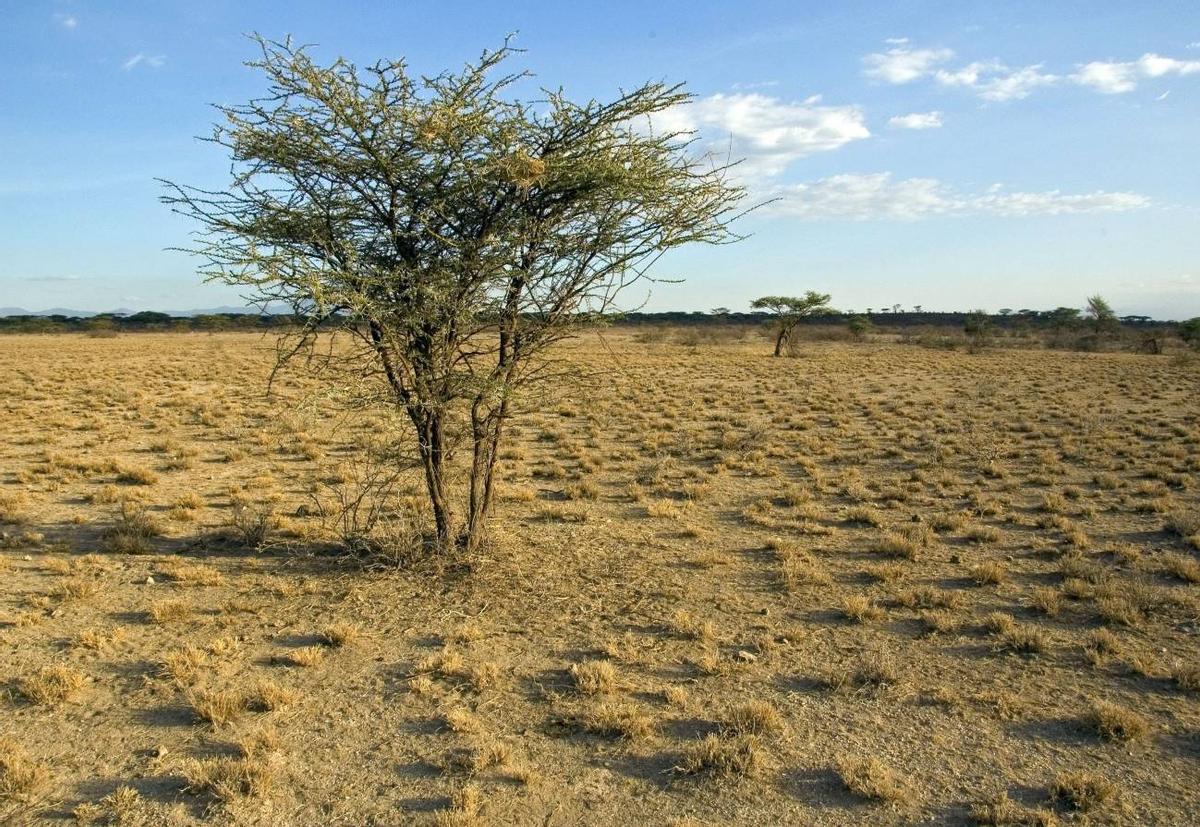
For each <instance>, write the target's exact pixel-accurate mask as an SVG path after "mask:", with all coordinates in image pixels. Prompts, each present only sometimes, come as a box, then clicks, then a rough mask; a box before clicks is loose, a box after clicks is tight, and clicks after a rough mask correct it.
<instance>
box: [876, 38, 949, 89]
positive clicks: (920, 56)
mask: <svg viewBox="0 0 1200 827" xmlns="http://www.w3.org/2000/svg"><path fill="white" fill-rule="evenodd" d="M952 57H954V52H953V51H951V50H950V49H909V48H908V47H907V46H896V47H895V48H893V49H888V50H887V51H886V52H875V53H873V54H869V55H867V56H866V57H864V58H863V63H865V64H866V67H867V68H866V69H864V70H863V71H864V73H865V74H866V75H867V77H872V78H875V79H876V80H882V81H884V82H885V83H897V84H898V83H911V82H912V81H914V80H918V79H920V78H923V77H925V76H926V75H928V74H929V73H930V72H932V71H933V68H934V67H935V66H937V65H938V64H939V63H945V62H946V61H947V60H949V59H950V58H952Z"/></svg>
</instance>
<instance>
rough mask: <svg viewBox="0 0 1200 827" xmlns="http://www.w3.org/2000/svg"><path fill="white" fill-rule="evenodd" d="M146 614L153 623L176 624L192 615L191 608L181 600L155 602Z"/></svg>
mask: <svg viewBox="0 0 1200 827" xmlns="http://www.w3.org/2000/svg"><path fill="white" fill-rule="evenodd" d="M148 614H149V615H150V619H151V620H153V621H154V622H155V623H160V624H161V623H178V622H180V621H182V620H187V619H188V618H189V617H191V615H192V607H191V606H189V605H188V604H187V603H184V602H183V601H181V600H155V601H154V602H153V603H151V604H150V609H149V612H148Z"/></svg>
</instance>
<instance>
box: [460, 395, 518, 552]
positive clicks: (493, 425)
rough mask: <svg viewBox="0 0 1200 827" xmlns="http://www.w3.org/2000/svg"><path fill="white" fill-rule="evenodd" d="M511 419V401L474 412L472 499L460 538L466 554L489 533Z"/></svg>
mask: <svg viewBox="0 0 1200 827" xmlns="http://www.w3.org/2000/svg"><path fill="white" fill-rule="evenodd" d="M507 417H508V399H507V397H505V398H504V399H503V400H501V402H500V406H499V407H498V408H495V409H492V410H489V411H488V412H487V413H486V414H484V413H481V412H480V410H479V409H478V408H477V409H473V410H472V411H471V436H472V440H473V443H474V445H473V451H472V457H471V497H470V505H469V511H468V514H467V524H466V526H465V528H464V529H463V533H462V535H461V537H460V538H459V542H460V544H461V545H462V546H463V547H464V548H465V549H466V550H467V551H474V550H475V549H476V548H478V547H479V544H480V542H482V541H483V538H484V537H485V536H486V533H487V522H488V517H489V515H490V514H491V510H492V502H493V500H494V499H495V477H496V460H497V459H498V457H499V455H500V439H501V436H502V435H503V432H504V422H505V419H506V418H507Z"/></svg>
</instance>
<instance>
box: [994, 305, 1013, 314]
mask: <svg viewBox="0 0 1200 827" xmlns="http://www.w3.org/2000/svg"><path fill="white" fill-rule="evenodd" d="M997 312H998V313H999V314H1000V315H1001V316H1011V315H1012V308H1011V307H1001V308H1000V309H999V310H998V311H997Z"/></svg>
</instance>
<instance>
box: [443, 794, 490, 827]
mask: <svg viewBox="0 0 1200 827" xmlns="http://www.w3.org/2000/svg"><path fill="white" fill-rule="evenodd" d="M482 810H483V794H482V793H481V792H480V791H479V788H478V787H476V786H475V785H473V784H468V785H467V786H465V787H463V788H462V789H460V790H456V791H455V793H454V795H452V796H451V797H450V808H449V809H447V810H441V811H439V812H438V813H437V815H436V817H435V818H434V824H436V825H437V827H476V825H480V824H483V821H482V820H481V817H480V813H481V812H482Z"/></svg>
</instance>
